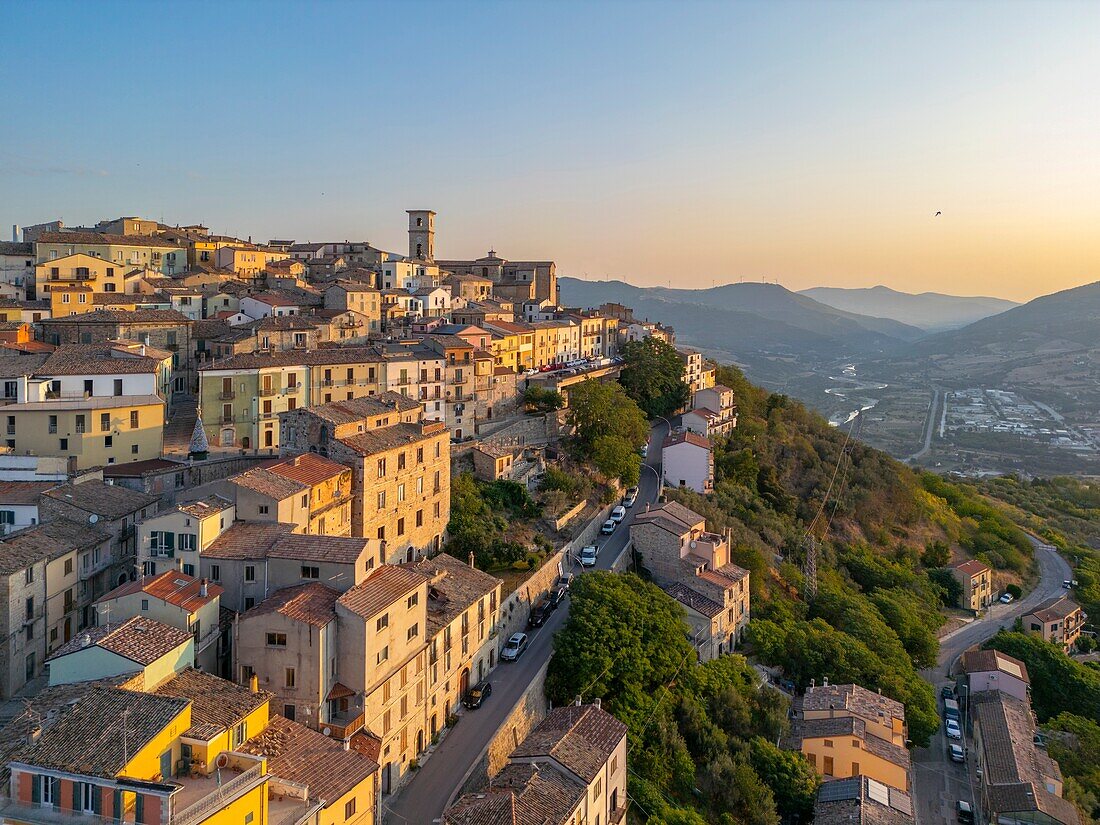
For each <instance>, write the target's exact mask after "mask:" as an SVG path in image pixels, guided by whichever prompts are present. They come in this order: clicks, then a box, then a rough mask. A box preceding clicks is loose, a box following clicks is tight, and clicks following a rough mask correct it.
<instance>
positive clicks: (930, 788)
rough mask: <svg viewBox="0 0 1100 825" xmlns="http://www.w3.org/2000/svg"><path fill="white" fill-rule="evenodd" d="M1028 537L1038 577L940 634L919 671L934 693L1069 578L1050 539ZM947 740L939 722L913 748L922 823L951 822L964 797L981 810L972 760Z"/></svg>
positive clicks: (1057, 593) (916, 801) (916, 804)
mask: <svg viewBox="0 0 1100 825" xmlns="http://www.w3.org/2000/svg"><path fill="white" fill-rule="evenodd" d="M1029 538H1030V540H1031V545H1032V547H1033V548H1034V549H1035V559H1036V561H1037V562H1038V564H1039V583H1038V584H1037V585H1036V587H1035V589H1034V590H1032V591H1031V592H1030V593H1029V594H1028V595H1027V596H1025V597H1024V598H1023V599H1020V600H1019V601H1016V602H1012V603H1011V604H1001V603H1000V602H994V603H993V606H992V607H990V608H989V610H987V611H986V615H985V616H983V617H982V618H981V619H976V620H975V621H973V622H970V623H969V624H967V625H964V626H963V627H961V628H959V629H958V630H955V631H954V632H952V633H951V634H949V635H948V636H945V637H944V638H942V639H940V655H939V658H938V660H937V664H936V667H935V668H934V669H930V670H925V671H922V672H921V676H922V677H924V678H925V679H926V680H927V681H929V682H931V683H932V685H933V686H934V687H935V688H936V692H937V694H938V693H939V689H940V687H942V686H943V685H946V684H948V682H949V679H948V674H949V673H950V672H951V669H952V667H954V665H955V662H956V661H957V660H958V658H959V657H960V656H962V654H963V653H964V652H965V651H966V650H968V649H969V648H971V647H973V646H974V645H977V644H981V643H982V642H984V641H985V640H986V639H988V638H989V637H991V636H993V634H995V633H996V632H997V631H998V630H1000V629H1001V628H1002V627H1011V626H1012V624H1013V622H1015V621H1016V619H1017V617H1019V616H1022V615H1024V614H1025V613H1027V612H1028V611H1030V610H1033V609H1035V608H1036V607H1037V606H1038V605H1040V604H1041V603H1043V602H1045V601H1047V600H1048V599H1052V598H1055V597H1056V596H1061V595H1063V594H1064V593H1065V591H1064V590H1063V589H1062V582H1063V581H1065V580H1067V579H1070V578H1072V576H1071V574H1070V568H1069V565H1068V564H1067V563H1066V561H1065V559H1063V558H1062V557H1061V556H1059V555H1058V553H1057V551H1056V550H1055V549H1054V548H1053V547H1051V546H1050V545H1049V544H1044V543H1043V542H1041V541H1039V540H1038V539H1036V538H1034V537H1033V536H1029ZM947 744H948V743H947V737H946V736H945V735H944V732H943V727H942V726H941V727H940V729H939V730H938V731H937V732H936V734H935V735H934V736H933V737H932V741H931V742H929V745H928V747H927V748H914V749H913V753H912V757H913V800H914V807H915V808H916V814H917V821H918V822H920V823H922V825H932V823H943V822H952V821H954V819H955V804H956V802H957V801H958V800H960V799H963V800H966V801H968V802H970V803H972V804H974V808H975V811H976V812H977V813H978V814H979V816H977V821H978V822H981V821H982V819H981V816H980V812H979V811H977V808H978V804H977V803H978V801H979V800H978V798H977V796H978V795H977V794H976V793H975V787H976V784H975V783H976V781H975V779H974V777H973V775H972V769H973V760H969V761H968V763H967V764H966V765H961V764H957V763H955V762H952V761H951V758H950V756H949V754H948V752H947ZM968 747H969V746H968Z"/></svg>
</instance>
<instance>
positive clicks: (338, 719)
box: [321, 709, 363, 740]
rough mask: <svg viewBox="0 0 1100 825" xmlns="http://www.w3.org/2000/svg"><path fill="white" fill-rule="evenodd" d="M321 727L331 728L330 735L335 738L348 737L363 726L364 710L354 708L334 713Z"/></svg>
mask: <svg viewBox="0 0 1100 825" xmlns="http://www.w3.org/2000/svg"><path fill="white" fill-rule="evenodd" d="M321 727H322V729H324V728H329V736H331V737H332V738H333V739H341V740H343V739H348V738H350V737H351V735H352V734H353V733H355V732H356V731H358V730H359V729H360V728H362V727H363V711H361V710H354V709H352V710H344V711H340V712H339V713H334V714H332V716H331V717H330V718H329V720H328V721H327V722H325V724H324V725H322V726H321Z"/></svg>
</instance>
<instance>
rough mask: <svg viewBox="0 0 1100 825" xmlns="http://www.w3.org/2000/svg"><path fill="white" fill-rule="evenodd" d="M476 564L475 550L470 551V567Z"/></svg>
mask: <svg viewBox="0 0 1100 825" xmlns="http://www.w3.org/2000/svg"><path fill="white" fill-rule="evenodd" d="M473 566H474V551H473V550H471V551H470V567H473Z"/></svg>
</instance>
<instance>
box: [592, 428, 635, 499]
mask: <svg viewBox="0 0 1100 825" xmlns="http://www.w3.org/2000/svg"><path fill="white" fill-rule="evenodd" d="M592 463H593V464H594V465H596V469H597V470H599V471H600V472H601V473H603V474H604V475H605V476H608V477H609V478H618V479H620V480H621V481H622V483H623V484H625V485H626V486H627V487H632V486H634V485H635V484H637V483H638V477H639V476H640V474H641V472H642V457H641V456H640V455H638V451H637V450H636V449H634V448H633V447H632V446H631V445H630V442H628V441H627V440H626V439H623V438H620V437H619V436H615V435H601V436H600V437H599V438H597V439H596V443H595V444H593V445H592Z"/></svg>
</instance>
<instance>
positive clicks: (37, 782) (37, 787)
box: [31, 775, 42, 805]
mask: <svg viewBox="0 0 1100 825" xmlns="http://www.w3.org/2000/svg"><path fill="white" fill-rule="evenodd" d="M41 801H42V777H41V776H34V775H32V776H31V802H33V803H34V804H35V805H37V804H38V803H39V802H41Z"/></svg>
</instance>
